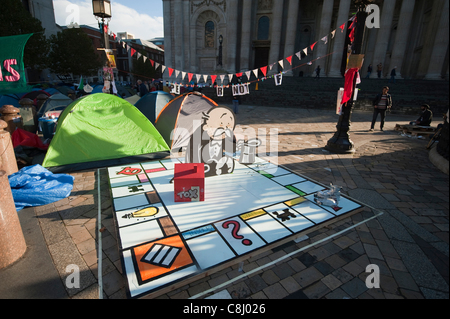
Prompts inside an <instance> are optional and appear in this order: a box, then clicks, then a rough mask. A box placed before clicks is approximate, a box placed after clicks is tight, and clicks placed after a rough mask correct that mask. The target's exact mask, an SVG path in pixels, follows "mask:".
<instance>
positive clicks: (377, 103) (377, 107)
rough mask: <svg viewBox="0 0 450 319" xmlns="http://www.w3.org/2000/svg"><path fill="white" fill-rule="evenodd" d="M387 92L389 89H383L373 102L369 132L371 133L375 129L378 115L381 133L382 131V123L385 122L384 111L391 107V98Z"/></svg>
mask: <svg viewBox="0 0 450 319" xmlns="http://www.w3.org/2000/svg"><path fill="white" fill-rule="evenodd" d="M388 92H389V87H387V86H385V87H383V90H382V92H381V93H380V94H378V95H377V96H376V97H375V99H374V100H373V106H374V111H373V119H372V126H371V127H370V132H373V130H374V128H375V123H376V121H377V117H378V114H380V115H381V124H380V130H381V131H383V129H384V122H385V120H386V111H387V110H388V109H391V107H392V96H391V95H390V94H389V93H388Z"/></svg>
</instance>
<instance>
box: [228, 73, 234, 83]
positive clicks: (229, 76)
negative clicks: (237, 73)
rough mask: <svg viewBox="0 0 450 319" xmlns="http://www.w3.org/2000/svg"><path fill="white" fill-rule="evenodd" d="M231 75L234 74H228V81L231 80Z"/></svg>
mask: <svg viewBox="0 0 450 319" xmlns="http://www.w3.org/2000/svg"><path fill="white" fill-rule="evenodd" d="M233 76H234V74H228V81H229V82H231V80H233Z"/></svg>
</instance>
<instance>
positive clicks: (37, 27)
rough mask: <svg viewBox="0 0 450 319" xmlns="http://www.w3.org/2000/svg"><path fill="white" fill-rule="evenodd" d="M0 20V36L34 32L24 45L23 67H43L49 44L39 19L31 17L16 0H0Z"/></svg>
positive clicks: (41, 68) (46, 61)
mask: <svg viewBox="0 0 450 319" xmlns="http://www.w3.org/2000/svg"><path fill="white" fill-rule="evenodd" d="M0 21H1V22H0V37H5V36H11V35H19V34H28V33H34V35H33V36H32V37H31V38H30V39H29V40H28V42H27V45H26V46H25V51H24V58H23V61H24V64H25V67H29V68H33V69H36V70H39V71H42V70H43V69H45V68H46V67H47V65H48V58H47V56H48V52H49V50H50V45H49V42H48V41H47V38H46V37H45V35H44V31H45V29H44V28H43V27H42V24H41V21H39V20H38V19H36V18H33V17H32V16H31V14H30V13H29V12H28V11H27V10H26V9H25V7H24V6H23V5H22V3H21V1H18V0H1V6H0Z"/></svg>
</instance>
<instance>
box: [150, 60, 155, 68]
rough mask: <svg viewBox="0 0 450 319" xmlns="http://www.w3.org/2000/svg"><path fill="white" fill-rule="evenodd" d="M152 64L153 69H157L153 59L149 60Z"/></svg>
mask: <svg viewBox="0 0 450 319" xmlns="http://www.w3.org/2000/svg"><path fill="white" fill-rule="evenodd" d="M149 60H150V63H151V64H152V67H155V61H153V60H152V59H149Z"/></svg>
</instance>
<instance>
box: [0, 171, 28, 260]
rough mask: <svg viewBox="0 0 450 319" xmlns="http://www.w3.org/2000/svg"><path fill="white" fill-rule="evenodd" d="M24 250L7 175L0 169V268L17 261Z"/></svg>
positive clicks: (23, 239)
mask: <svg viewBox="0 0 450 319" xmlns="http://www.w3.org/2000/svg"><path fill="white" fill-rule="evenodd" d="M26 250H27V245H26V243H25V238H24V237H23V232H22V227H21V226H20V221H19V217H18V216H17V211H16V207H15V206H14V199H13V196H12V193H11V187H10V186H9V180H8V175H7V174H6V172H5V171H4V170H0V269H2V268H5V267H7V266H9V265H11V264H12V263H14V262H15V261H17V260H18V259H19V258H20V257H22V256H23V254H24V253H25V251H26Z"/></svg>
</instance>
